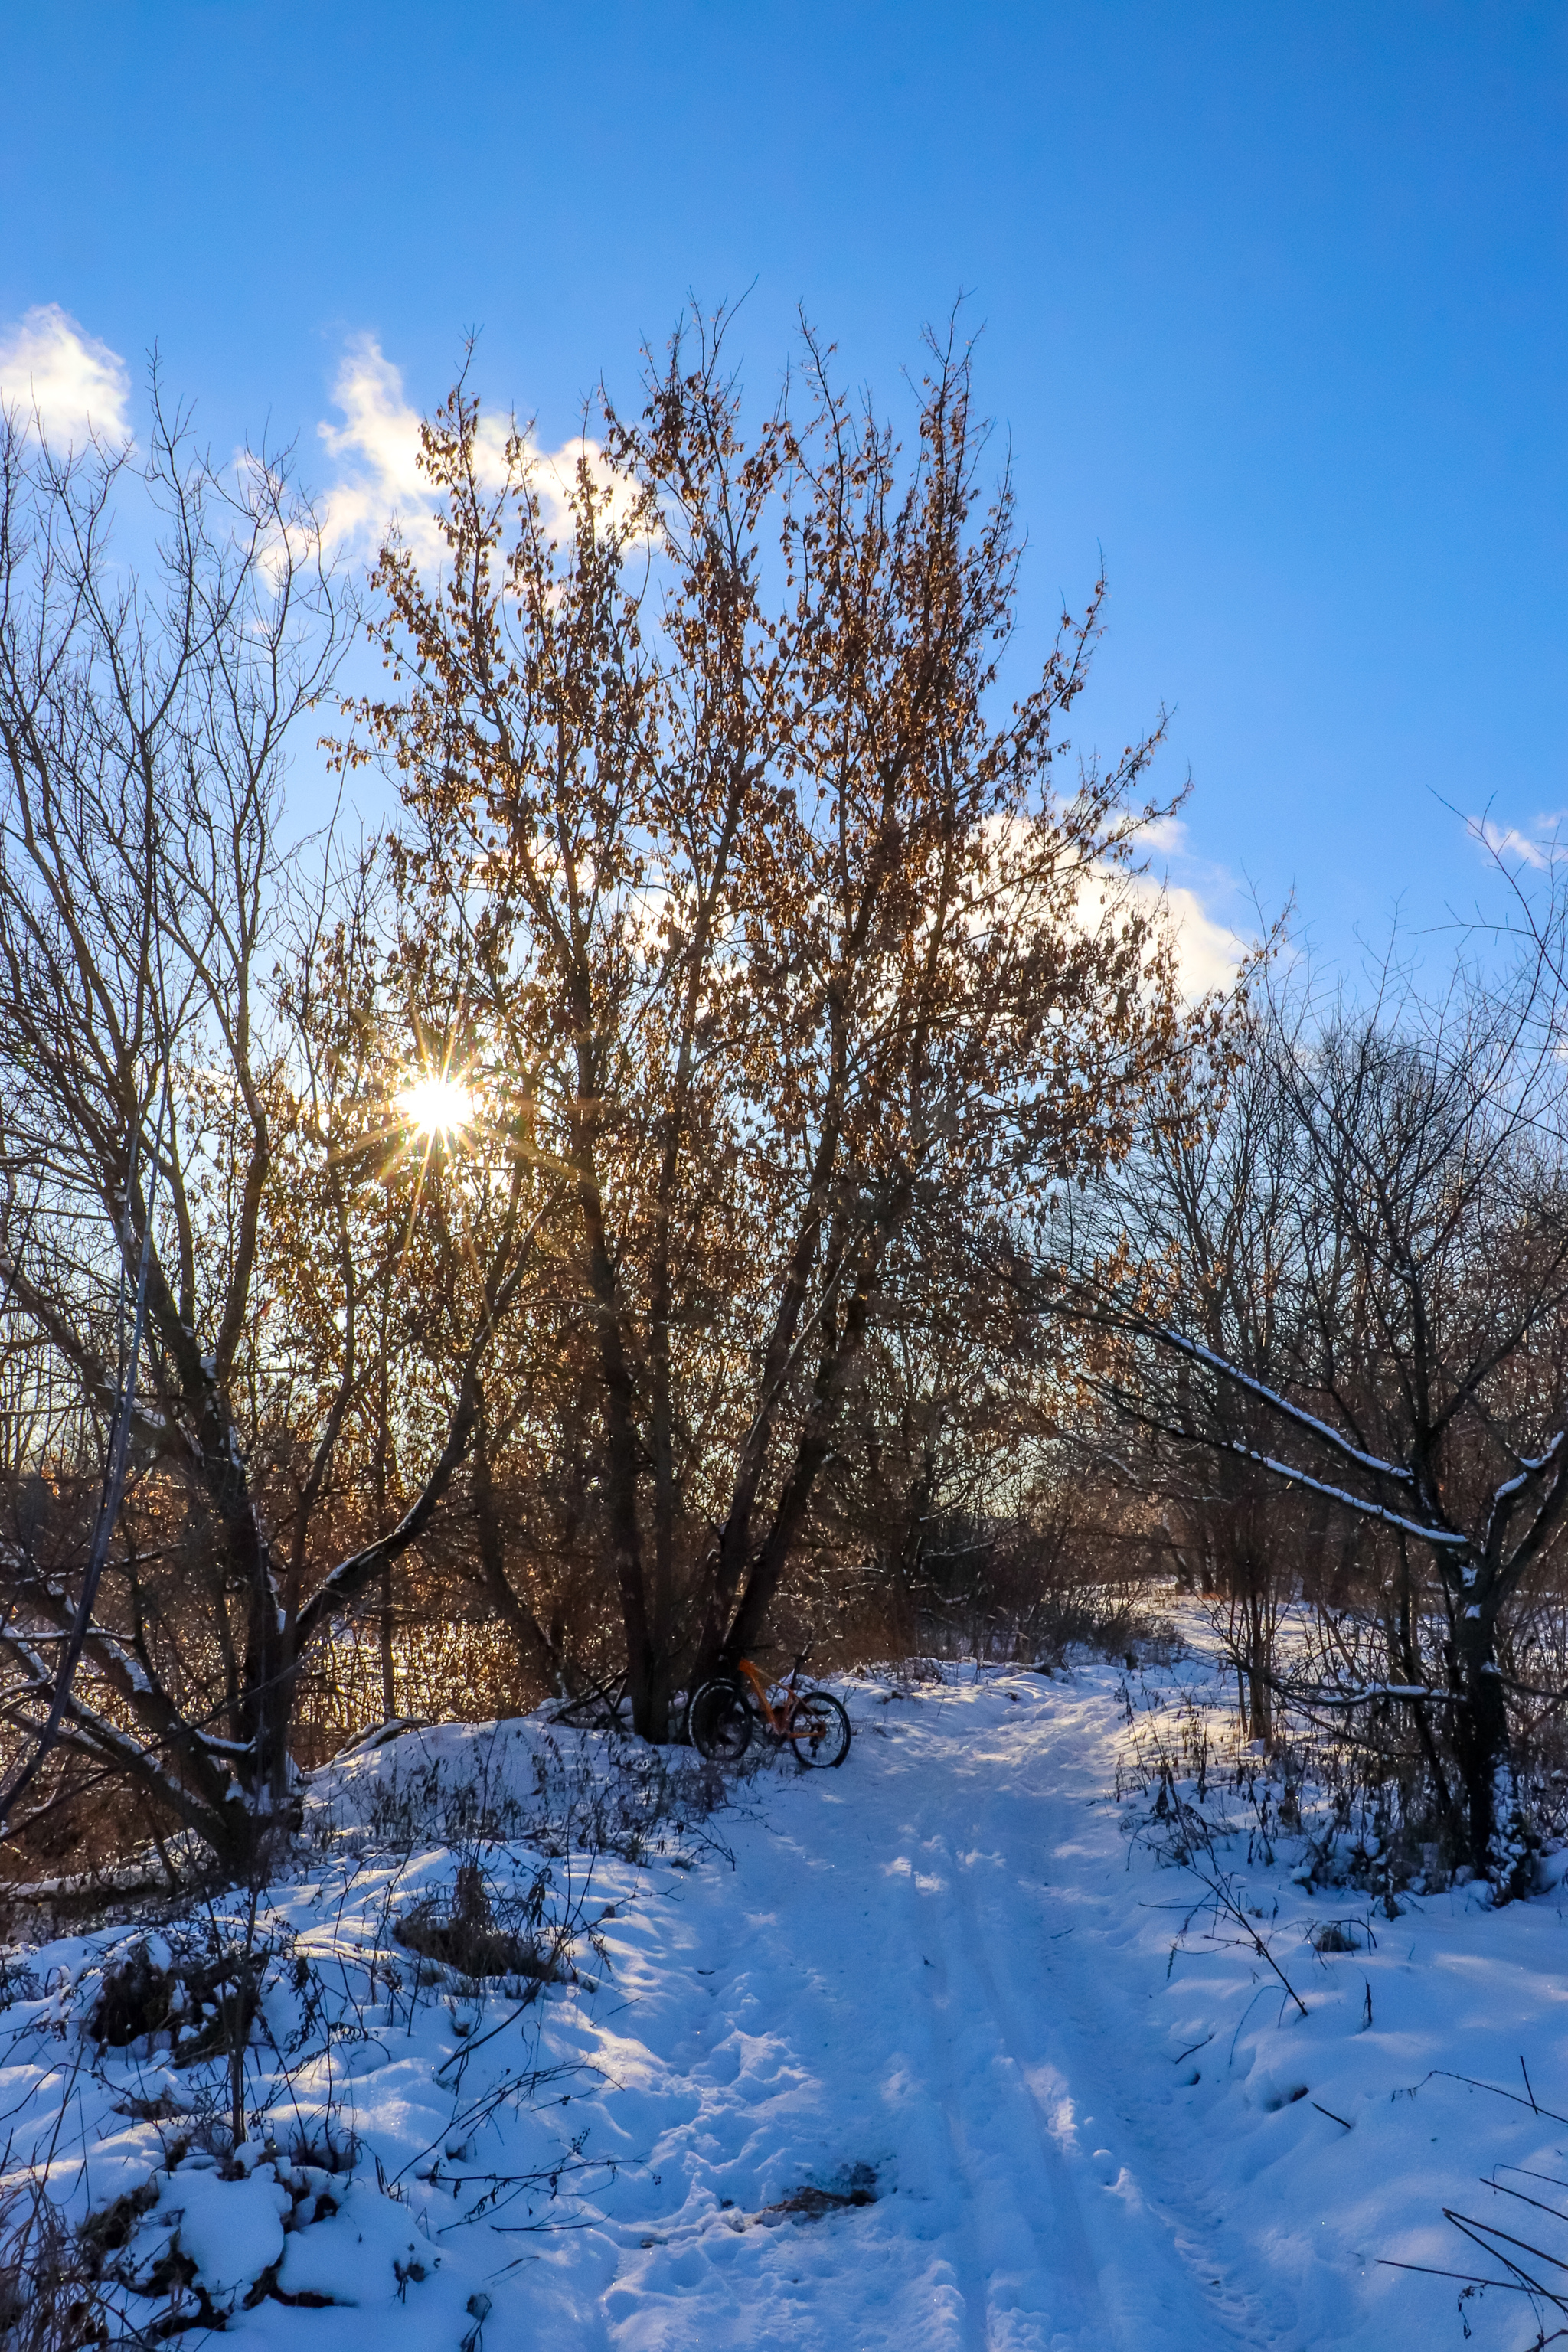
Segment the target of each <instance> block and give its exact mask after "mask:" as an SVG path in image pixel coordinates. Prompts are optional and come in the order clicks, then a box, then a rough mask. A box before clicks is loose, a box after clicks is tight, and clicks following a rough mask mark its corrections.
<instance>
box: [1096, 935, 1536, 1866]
mask: <svg viewBox="0 0 1568 2352" xmlns="http://www.w3.org/2000/svg"><path fill="white" fill-rule="evenodd" d="M1560 1011H1561V1005H1560V1001H1559V995H1558V991H1557V987H1556V983H1555V982H1554V980H1553V977H1552V972H1551V970H1550V967H1549V964H1548V961H1547V960H1546V959H1545V957H1544V956H1543V955H1542V954H1541V953H1539V952H1537V953H1531V955H1530V956H1528V957H1527V958H1526V960H1525V961H1524V962H1523V963H1522V964H1521V966H1520V967H1518V968H1517V969H1516V970H1515V971H1514V972H1513V973H1512V974H1511V975H1510V976H1509V977H1507V978H1505V979H1504V980H1503V981H1501V982H1495V983H1487V982H1483V981H1482V980H1481V979H1480V978H1479V977H1477V976H1476V975H1475V974H1474V973H1472V972H1469V971H1458V972H1456V974H1455V975H1454V976H1453V978H1452V980H1451V982H1450V983H1449V985H1448V986H1447V988H1446V990H1445V991H1444V992H1443V993H1442V994H1441V995H1440V996H1438V997H1437V998H1436V999H1431V998H1428V997H1426V996H1424V995H1423V994H1422V993H1421V992H1420V991H1419V990H1418V988H1417V987H1416V985H1415V981H1414V980H1413V978H1412V977H1411V976H1410V975H1409V973H1408V972H1404V971H1400V970H1398V969H1397V968H1395V967H1394V966H1393V965H1392V964H1391V965H1390V967H1389V969H1388V970H1387V971H1385V973H1384V979H1383V984H1382V989H1381V992H1380V995H1379V998H1378V1001H1377V1002H1376V1003H1375V1004H1374V1005H1373V1007H1372V1009H1371V1010H1370V1011H1366V1012H1355V1011H1352V1010H1349V1009H1347V1008H1344V1007H1340V1008H1338V1009H1337V1010H1334V1011H1332V1012H1331V1013H1330V1014H1329V1015H1328V1016H1327V1017H1325V1018H1323V1019H1321V1020H1320V1021H1318V1022H1316V1023H1314V1024H1310V1025H1303V1024H1300V1022H1298V1021H1297V1020H1295V1019H1294V1018H1289V1017H1286V1015H1285V1013H1284V1012H1283V1011H1282V1009H1281V1007H1280V1005H1279V1003H1278V1002H1277V1003H1275V1005H1274V1006H1273V1007H1272V1008H1271V1009H1269V1010H1268V1011H1266V1012H1265V1013H1264V1016H1263V1018H1262V1019H1261V1020H1260V1022H1259V1024H1258V1027H1257V1028H1256V1029H1255V1031H1254V1033H1253V1037H1252V1041H1251V1043H1252V1054H1253V1059H1252V1062H1251V1064H1250V1065H1249V1067H1248V1069H1247V1072H1246V1073H1245V1074H1244V1076H1243V1078H1242V1080H1241V1082H1240V1086H1239V1091H1238V1092H1237V1093H1235V1094H1233V1097H1232V1103H1231V1106H1230V1107H1229V1108H1227V1109H1226V1111H1225V1112H1224V1113H1223V1114H1222V1117H1221V1120H1220V1125H1219V1131H1220V1132H1221V1133H1222V1134H1224V1135H1226V1136H1228V1137H1229V1138H1230V1141H1229V1144H1228V1145H1227V1147H1226V1150H1227V1153H1228V1156H1227V1157H1226V1159H1225V1161H1224V1165H1223V1167H1222V1169H1221V1171H1220V1174H1221V1182H1220V1185H1219V1188H1218V1192H1217V1195H1215V1204H1216V1205H1217V1213H1218V1223H1213V1222H1212V1221H1211V1220H1210V1218H1209V1216H1208V1215H1207V1213H1205V1216H1204V1217H1198V1218H1194V1216H1192V1215H1191V1213H1190V1204H1191V1203H1192V1202H1194V1200H1196V1199H1198V1198H1199V1197H1200V1196H1201V1197H1203V1198H1204V1199H1205V1201H1207V1200H1208V1199H1209V1194H1208V1192H1206V1190H1205V1189H1204V1188H1205V1187H1206V1186H1207V1184H1208V1176H1209V1171H1212V1168H1213V1164H1214V1163H1213V1161H1212V1159H1210V1160H1205V1157H1204V1155H1205V1152H1212V1150H1213V1148H1214V1147H1213V1146H1212V1144H1210V1143H1205V1142H1204V1141H1201V1140H1200V1141H1193V1140H1191V1139H1189V1141H1188V1142H1187V1143H1186V1144H1185V1145H1184V1147H1183V1149H1182V1150H1181V1151H1180V1152H1179V1153H1178V1154H1177V1155H1176V1156H1175V1157H1174V1158H1172V1157H1170V1156H1169V1155H1167V1157H1166V1159H1165V1160H1164V1162H1163V1177H1164V1182H1165V1189H1164V1194H1163V1200H1164V1209H1163V1212H1162V1216H1161V1217H1156V1218H1153V1219H1149V1218H1147V1217H1146V1218H1145V1219H1144V1221H1143V1223H1142V1226H1141V1228H1140V1229H1139V1230H1137V1231H1136V1232H1133V1231H1132V1230H1131V1227H1129V1229H1128V1230H1127V1233H1126V1240H1125V1246H1124V1252H1123V1255H1122V1259H1121V1265H1120V1267H1117V1266H1116V1265H1114V1263H1113V1261H1112V1260H1111V1259H1110V1258H1109V1257H1108V1256H1102V1260H1101V1274H1100V1278H1099V1280H1098V1282H1097V1283H1096V1284H1094V1285H1092V1286H1090V1289H1089V1291H1088V1292H1086V1293H1085V1294H1083V1301H1084V1304H1085V1307H1086V1311H1087V1315H1088V1318H1089V1323H1090V1324H1091V1326H1092V1327H1093V1328H1096V1329H1097V1330H1098V1331H1099V1332H1100V1335H1101V1339H1103V1340H1104V1341H1106V1342H1107V1343H1108V1344H1109V1345H1110V1349H1111V1353H1110V1358H1109V1360H1108V1363H1107V1362H1106V1361H1105V1360H1102V1377H1103V1378H1104V1380H1105V1381H1106V1384H1107V1386H1108V1387H1109V1389H1110V1392H1111V1393H1112V1394H1113V1395H1114V1396H1115V1397H1116V1398H1117V1400H1118V1402H1120V1404H1121V1408H1122V1410H1123V1412H1124V1413H1125V1414H1126V1416H1127V1417H1128V1419H1129V1421H1130V1422H1131V1423H1134V1424H1135V1425H1137V1426H1139V1427H1141V1428H1142V1429H1143V1430H1144V1431H1146V1432H1151V1433H1154V1434H1156V1435H1157V1436H1158V1437H1159V1438H1160V1440H1162V1441H1163V1443H1164V1444H1167V1445H1172V1446H1174V1447H1176V1448H1177V1449H1178V1450H1181V1451H1184V1452H1185V1454H1186V1455H1187V1457H1188V1459H1189V1460H1190V1459H1192V1458H1193V1457H1194V1454H1196V1453H1198V1452H1201V1453H1203V1454H1205V1455H1206V1457H1207V1458H1208V1460H1209V1461H1210V1462H1211V1463H1213V1464H1214V1465H1216V1472H1215V1474H1214V1475H1215V1487H1216V1489H1218V1490H1219V1491H1221V1492H1222V1493H1223V1494H1225V1495H1226V1496H1228V1495H1229V1493H1230V1491H1231V1489H1232V1487H1234V1486H1235V1485H1236V1484H1237V1482H1238V1481H1241V1482H1245V1484H1246V1491H1247V1494H1248V1496H1249V1498H1250V1501H1249V1507H1251V1508H1255V1509H1256V1508H1258V1507H1260V1506H1261V1496H1260V1493H1259V1490H1258V1487H1257V1486H1256V1484H1255V1483H1254V1482H1256V1481H1257V1480H1258V1479H1259V1478H1262V1479H1267V1480H1268V1481H1270V1482H1273V1483H1274V1484H1275V1486H1276V1489H1277V1491H1278V1492H1279V1494H1280V1496H1281V1499H1282V1500H1283V1499H1284V1497H1285V1496H1286V1494H1287V1492H1288V1495H1289V1510H1288V1511H1287V1513H1286V1514H1285V1521H1286V1532H1287V1534H1289V1529H1290V1522H1291V1519H1292V1517H1294V1520H1295V1531H1296V1534H1297V1536H1298V1537H1300V1536H1301V1535H1302V1534H1303V1533H1307V1534H1314V1533H1315V1539H1316V1540H1319V1541H1321V1540H1322V1539H1324V1538H1326V1537H1327V1536H1328V1534H1329V1532H1330V1530H1331V1529H1332V1530H1334V1531H1335V1532H1336V1533H1337V1534H1339V1535H1340V1536H1341V1537H1343V1535H1344V1533H1345V1531H1346V1530H1347V1529H1354V1528H1360V1529H1361V1530H1362V1531H1363V1534H1362V1538H1361V1548H1362V1558H1363V1563H1365V1564H1366V1565H1368V1566H1369V1567H1370V1568H1371V1569H1372V1570H1373V1572H1374V1573H1375V1575H1376V1576H1378V1577H1380V1578H1381V1579H1382V1580H1384V1582H1385V1584H1386V1586H1387V1593H1388V1597H1387V1602H1386V1606H1383V1605H1379V1606H1375V1607H1374V1609H1373V1617H1372V1622H1373V1625H1374V1626H1376V1627H1378V1628H1379V1629H1380V1633H1381V1639H1382V1643H1383V1648H1384V1655H1383V1660H1382V1671H1381V1672H1380V1673H1373V1674H1368V1673H1367V1672H1366V1671H1365V1664H1364V1648H1358V1647H1357V1645H1355V1644H1353V1643H1352V1644H1349V1645H1346V1644H1344V1643H1338V1644H1336V1643H1333V1642H1330V1643H1324V1644H1322V1645H1321V1646H1320V1649H1319V1653H1318V1655H1317V1659H1316V1661H1315V1662H1314V1663H1315V1664H1316V1665H1317V1667H1318V1668H1319V1670H1320V1671H1319V1673H1318V1674H1317V1675H1316V1676H1315V1677H1314V1676H1311V1675H1309V1676H1308V1677H1306V1678H1305V1679H1303V1677H1302V1676H1301V1675H1296V1676H1294V1677H1293V1678H1292V1677H1284V1678H1282V1679H1281V1678H1279V1677H1276V1676H1275V1675H1273V1674H1272V1672H1270V1674H1269V1675H1268V1679H1269V1680H1271V1681H1275V1680H1278V1681H1279V1683H1280V1686H1281V1687H1283V1688H1285V1689H1286V1691H1287V1695H1288V1696H1291V1697H1292V1698H1293V1699H1294V1700H1295V1701H1297V1702H1298V1703H1300V1704H1307V1705H1309V1706H1311V1705H1316V1706H1320V1707H1336V1708H1342V1709H1347V1710H1352V1711H1354V1710H1358V1709H1369V1710H1373V1711H1381V1712H1383V1713H1386V1711H1387V1710H1388V1709H1389V1708H1390V1707H1391V1706H1393V1707H1396V1708H1399V1709H1405V1710H1409V1711H1410V1712H1411V1714H1412V1715H1413V1717H1414V1719H1415V1724H1416V1727H1417V1730H1418V1736H1419V1738H1420V1739H1421V1740H1422V1741H1423V1742H1424V1744H1425V1749H1426V1755H1427V1758H1428V1759H1429V1762H1430V1765H1431V1768H1432V1770H1433V1773H1434V1776H1435V1780H1436V1793H1437V1796H1438V1799H1439V1801H1440V1802H1442V1803H1445V1804H1447V1803H1455V1804H1457V1807H1458V1810H1459V1811H1461V1812H1462V1817H1463V1822H1464V1831H1465V1838H1466V1842H1467V1844H1468V1856H1469V1859H1470V1862H1471V1864H1473V1866H1474V1867H1475V1869H1476V1870H1477V1871H1478V1872H1481V1873H1485V1874H1488V1875H1489V1877H1490V1878H1491V1880H1492V1882H1493V1884H1494V1885H1496V1886H1497V1888H1498V1889H1499V1891H1500V1892H1501V1893H1506V1892H1510V1891H1515V1890H1516V1889H1517V1887H1518V1886H1519V1885H1521V1883H1522V1873H1523V1871H1524V1867H1525V1860H1526V1841H1525V1839H1524V1836H1523V1832H1522V1829H1521V1822H1520V1817H1519V1811H1518V1804H1517V1799H1516V1791H1515V1787H1514V1777H1513V1757H1512V1750H1511V1739H1510V1711H1509V1710H1510V1649H1511V1632H1512V1624H1513V1620H1514V1618H1515V1616H1516V1615H1517V1614H1518V1612H1520V1610H1521V1608H1522V1607H1523V1606H1524V1605H1525V1603H1526V1601H1527V1600H1528V1598H1529V1595H1530V1593H1531V1586H1532V1581H1533V1580H1536V1579H1537V1578H1538V1577H1539V1575H1540V1573H1541V1571H1542V1569H1543V1567H1544V1566H1545V1565H1546V1564H1547V1562H1548V1561H1549V1560H1550V1559H1552V1557H1553V1556H1554V1554H1555V1553H1556V1552H1557V1551H1558V1549H1559V1548H1560V1546H1561V1542H1562V1535H1563V1518H1564V1513H1565V1510H1568V1347H1565V1342H1568V1319H1565V1310H1568V1135H1565V1132H1564V1126H1563V1087H1562V1077H1561V1066H1560V1061H1559V1057H1558V1053H1557V1037H1558V1034H1559V1031H1560V1019H1559V1015H1560ZM1258 1101H1261V1102H1262V1103H1263V1105H1264V1106H1265V1108H1266V1113H1267V1117H1268V1121H1269V1122H1270V1125H1269V1129H1268V1132H1269V1134H1270V1135H1271V1137H1272V1138H1273V1140H1272V1142H1271V1145H1270V1148H1269V1150H1268V1151H1266V1152H1264V1153H1263V1154H1262V1155H1261V1156H1258V1155H1256V1154H1253V1153H1251V1152H1250V1151H1245V1150H1242V1149H1241V1148H1240V1146H1241V1144H1242V1143H1243V1142H1245V1140H1246V1139H1247V1135H1248V1134H1249V1133H1250V1132H1251V1129H1250V1126H1249V1121H1250V1120H1251V1119H1252V1118H1253V1110H1252V1106H1253V1105H1254V1104H1255V1103H1256V1102H1258ZM1281 1119H1282V1120H1283V1122H1284V1126H1283V1128H1282V1129H1280V1128H1278V1127H1276V1126H1275V1125H1274V1124H1273V1122H1275V1121H1278V1120H1281ZM1282 1178H1283V1179H1284V1181H1281V1179H1282ZM1147 1197H1148V1195H1147V1192H1145V1194H1144V1196H1143V1199H1144V1202H1145V1203H1146V1202H1147ZM1124 1205H1125V1204H1124ZM1162 1219H1164V1220H1166V1222H1163V1221H1162ZM1170 1219H1174V1220H1177V1221H1178V1222H1179V1223H1180V1231H1179V1233H1177V1232H1176V1231H1175V1230H1174V1228H1173V1225H1172V1224H1171V1223H1169V1222H1168V1220H1170ZM1260 1237H1267V1241H1268V1248H1267V1251H1266V1253H1264V1254H1263V1255H1259V1252H1258V1240H1259V1238H1260ZM1189 1275H1190V1276H1191V1279H1190V1280H1189V1279H1188V1278H1187V1277H1188V1276H1189ZM1108 1276H1109V1277H1110V1278H1109V1279H1108V1278H1107V1277H1108ZM1216 1308H1223V1312H1218V1313H1217V1314H1216ZM1118 1350H1121V1352H1120V1353H1119V1352H1117V1351H1118ZM1227 1507H1228V1505H1227ZM1303 1516H1304V1517H1305V1519H1306V1523H1307V1524H1306V1527H1305V1528H1303V1527H1302V1519H1303ZM1269 1517H1270V1513H1269V1512H1268V1509H1267V1507H1263V1523H1264V1525H1265V1528H1267V1526H1268V1519H1269ZM1314 1521H1315V1529H1314ZM1278 1537H1279V1528H1278V1524H1277V1526H1276V1540H1277V1541H1278ZM1423 1592H1425V1593H1426V1595H1427V1596H1429V1598H1430V1601H1431V1602H1432V1604H1433V1606H1432V1609H1431V1611H1430V1612H1427V1611H1426V1609H1425V1608H1424V1606H1423V1600H1422V1596H1423ZM1523 1695H1524V1694H1523V1693H1522V1692H1521V1693H1520V1696H1523ZM1536 1696H1547V1695H1546V1694H1544V1693H1542V1694H1537V1695H1536ZM1444 1754H1446V1755H1447V1756H1448V1757H1450V1758H1451V1759H1453V1767H1454V1771H1455V1775H1456V1779H1457V1784H1458V1785H1457V1787H1456V1788H1455V1789H1454V1790H1452V1791H1451V1792H1450V1791H1449V1790H1448V1788H1447V1780H1446V1768H1445V1766H1444V1763H1443V1761H1442V1756H1443V1755H1444Z"/></svg>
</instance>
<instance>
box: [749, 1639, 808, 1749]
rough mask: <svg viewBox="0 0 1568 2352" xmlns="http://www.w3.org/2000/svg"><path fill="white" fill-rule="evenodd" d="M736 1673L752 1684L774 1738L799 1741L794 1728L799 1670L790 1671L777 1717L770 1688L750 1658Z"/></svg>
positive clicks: (765, 1721)
mask: <svg viewBox="0 0 1568 2352" xmlns="http://www.w3.org/2000/svg"><path fill="white" fill-rule="evenodd" d="M735 1671H736V1673H737V1674H741V1675H744V1676H745V1678H746V1680H747V1681H748V1682H749V1683H750V1684H751V1685H752V1690H753V1691H754V1692H755V1693H756V1696H757V1705H758V1706H759V1707H760V1708H761V1709H762V1715H763V1722H764V1723H765V1724H766V1725H767V1727H768V1729H769V1730H770V1731H771V1732H772V1733H773V1738H775V1739H798V1738H800V1736H801V1735H800V1734H799V1732H797V1731H796V1730H795V1728H794V1717H795V1673H796V1671H797V1670H796V1669H795V1668H793V1667H792V1669H791V1671H790V1677H789V1681H788V1683H787V1684H786V1685H785V1686H784V1687H785V1693H786V1696H785V1698H784V1705H783V1706H782V1708H781V1709H780V1711H779V1713H778V1714H776V1715H775V1714H774V1712H773V1704H772V1701H771V1700H770V1699H769V1697H768V1686H767V1685H766V1683H765V1682H763V1678H762V1675H760V1674H759V1673H758V1671H757V1669H756V1667H755V1666H754V1665H753V1664H752V1661H751V1660H750V1658H742V1660H741V1663H740V1664H739V1665H738V1666H737V1667H736V1669H735Z"/></svg>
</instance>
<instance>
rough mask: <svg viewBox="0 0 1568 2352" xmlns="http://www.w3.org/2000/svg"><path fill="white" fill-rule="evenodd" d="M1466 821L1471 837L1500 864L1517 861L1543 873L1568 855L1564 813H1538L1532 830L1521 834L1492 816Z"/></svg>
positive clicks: (1561, 861) (1559, 863)
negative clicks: (1495, 821)
mask: <svg viewBox="0 0 1568 2352" xmlns="http://www.w3.org/2000/svg"><path fill="white" fill-rule="evenodd" d="M1466 822H1467V824H1468V828H1469V833H1470V836H1471V838H1472V840H1475V841H1478V842H1479V844H1480V845H1481V847H1482V848H1483V849H1485V850H1487V851H1488V852H1489V855H1490V856H1493V857H1494V858H1496V859H1497V861H1498V863H1499V864H1500V865H1505V866H1506V865H1507V864H1508V863H1509V862H1510V859H1511V860H1516V861H1517V862H1518V863H1519V864H1520V865H1521V866H1533V867H1534V868H1535V870H1536V872H1537V873H1539V874H1544V873H1546V872H1548V871H1549V869H1550V868H1551V867H1552V866H1559V865H1561V864H1562V863H1563V859H1564V858H1565V857H1568V842H1564V840H1563V818H1562V816H1561V815H1555V816H1538V817H1537V818H1536V819H1535V829H1534V831H1533V832H1531V833H1521V832H1520V830H1519V828H1518V826H1517V825H1511V824H1508V825H1502V824H1494V823H1493V821H1492V819H1491V818H1490V817H1489V816H1472V817H1469V818H1468V819H1467V820H1466Z"/></svg>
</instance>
